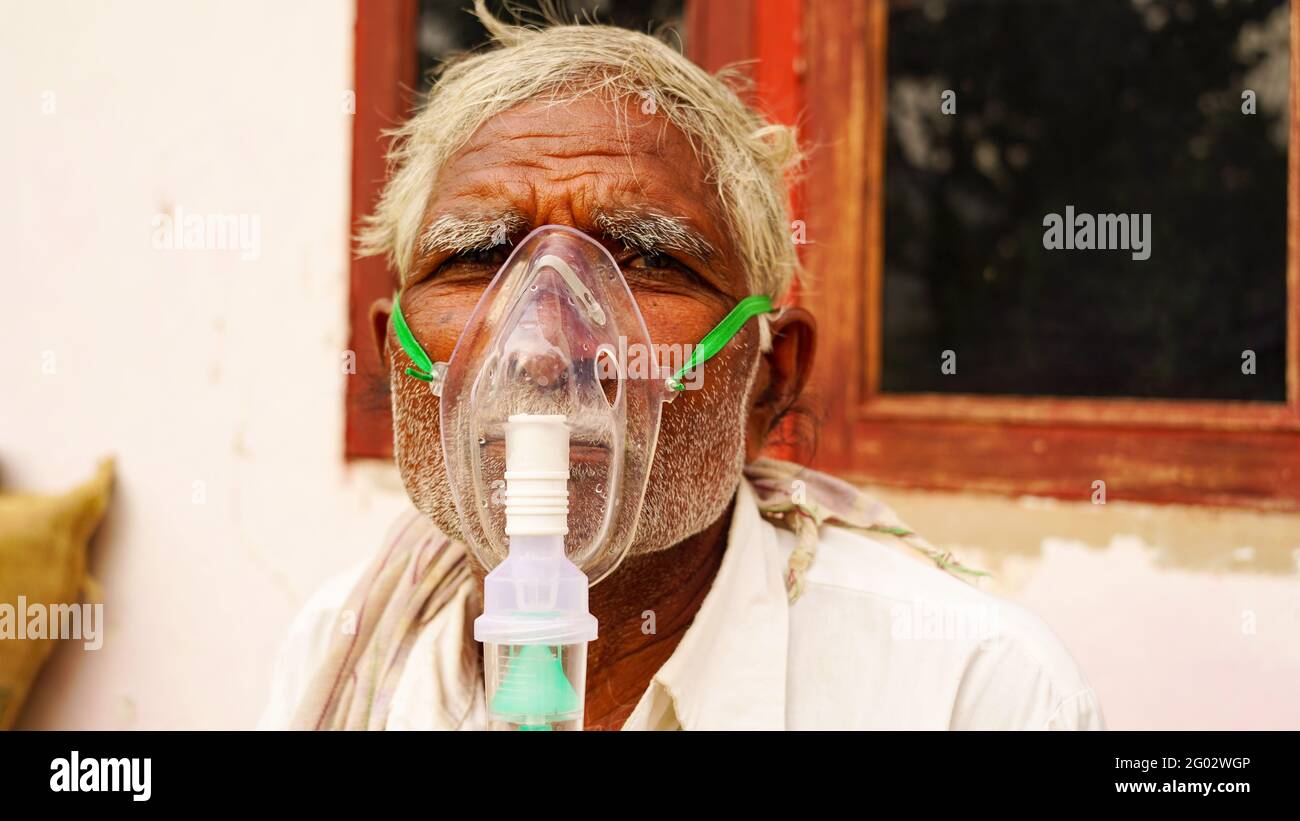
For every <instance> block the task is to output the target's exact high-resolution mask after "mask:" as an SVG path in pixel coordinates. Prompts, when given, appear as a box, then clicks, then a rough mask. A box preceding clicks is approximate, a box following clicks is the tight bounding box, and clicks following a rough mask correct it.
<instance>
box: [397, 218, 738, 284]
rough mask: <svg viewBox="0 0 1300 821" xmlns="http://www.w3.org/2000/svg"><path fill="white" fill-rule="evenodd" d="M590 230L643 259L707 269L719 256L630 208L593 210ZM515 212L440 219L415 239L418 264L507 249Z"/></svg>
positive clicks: (524, 223) (699, 239) (694, 235)
mask: <svg viewBox="0 0 1300 821" xmlns="http://www.w3.org/2000/svg"><path fill="white" fill-rule="evenodd" d="M593 222H594V225H593V227H594V228H595V229H596V230H597V231H599V232H600V233H601V234H602V235H603V236H604V237H605V238H606V239H609V240H612V241H614V242H619V243H622V244H623V245H624V246H625V247H627V248H629V249H631V250H634V251H637V252H639V253H642V254H657V253H666V252H670V251H674V252H677V253H680V254H684V255H686V256H688V257H692V258H694V259H697V260H699V261H700V262H704V263H707V262H709V261H711V260H712V259H713V258H715V257H716V256H717V254H718V251H717V249H716V248H714V247H713V244H712V243H710V242H709V241H708V240H707V239H705V238H704V237H703V236H702V235H701V234H700V233H699V231H697V230H695V229H694V228H693V227H692V226H691V224H690V222H689V221H687V220H685V219H682V218H680V217H672V216H668V215H666V214H661V213H657V212H654V211H648V210H639V209H632V208H618V209H604V210H598V211H597V212H596V215H595V218H594V221H593ZM528 224H529V222H528V219H527V218H526V217H525V216H524V215H523V214H522V213H520V212H518V211H502V212H495V213H493V212H489V213H483V214H441V215H439V216H438V217H436V218H435V219H434V220H433V221H432V222H430V223H429V225H428V226H427V227H426V228H425V229H424V231H423V232H421V234H420V239H419V241H418V243H417V244H416V250H415V254H416V260H417V264H416V268H417V269H418V267H419V263H418V260H421V259H424V258H426V257H430V256H433V255H435V254H439V253H449V254H459V253H465V252H467V251H486V250H488V249H489V248H495V247H497V246H499V245H509V244H510V241H511V239H513V238H515V237H517V236H518V235H519V234H520V233H521V232H522V231H523V229H524V228H526V227H528Z"/></svg>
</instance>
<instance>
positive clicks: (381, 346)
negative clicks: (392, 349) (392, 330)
mask: <svg viewBox="0 0 1300 821" xmlns="http://www.w3.org/2000/svg"><path fill="white" fill-rule="evenodd" d="M392 316H393V300H391V299H389V298H388V297H384V298H382V299H376V300H375V301H374V302H372V303H371V304H370V331H371V333H372V334H373V335H374V341H375V350H376V352H377V353H378V354H379V361H380V362H381V363H382V364H383V366H384V369H385V370H387V369H388V320H389V319H390V318H392Z"/></svg>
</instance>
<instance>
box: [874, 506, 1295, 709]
mask: <svg viewBox="0 0 1300 821" xmlns="http://www.w3.org/2000/svg"><path fill="white" fill-rule="evenodd" d="M873 491H874V492H875V493H876V494H877V495H878V496H879V497H880V498H881V499H883V500H884V501H886V502H887V503H888V504H890V505H891V506H892V507H893V508H894V509H895V510H897V511H898V513H899V515H900V516H902V517H903V519H904V520H905V521H907V522H908V523H909V524H911V525H912V527H914V528H917V529H918V530H920V531H922V532H924V533H925V535H926V537H927V538H928V539H929V540H930V541H931V542H933V543H934V544H936V545H938V546H941V547H943V548H945V549H948V550H951V551H952V552H953V553H954V554H955V555H956V556H957V557H958V558H959V559H960V560H961V561H963V562H964V563H965V564H967V565H970V566H972V567H976V568H979V569H981V570H986V571H989V572H991V573H992V574H993V577H992V578H991V579H987V580H984V581H983V582H982V583H981V586H983V587H984V588H985V589H987V590H989V591H990V592H993V593H996V594H998V595H1003V596H1007V597H1009V598H1011V599H1014V600H1016V601H1018V602H1020V603H1021V604H1024V605H1026V606H1027V607H1029V608H1030V609H1031V610H1033V611H1034V612H1036V613H1038V614H1039V615H1040V616H1042V617H1043V619H1044V620H1045V621H1047V623H1048V624H1049V625H1050V626H1051V627H1052V629H1053V630H1055V631H1056V633H1057V635H1059V636H1060V637H1061V638H1062V639H1063V640H1064V641H1065V644H1066V646H1067V647H1069V648H1070V652H1071V653H1072V654H1073V655H1074V657H1075V660H1076V661H1078V662H1079V664H1080V666H1082V668H1083V670H1084V673H1085V674H1086V675H1087V676H1088V678H1089V680H1090V681H1091V682H1092V685H1093V687H1094V688H1095V689H1096V691H1097V695H1098V697H1099V699H1100V700H1101V705H1102V710H1103V711H1104V712H1105V714H1106V719H1107V722H1108V725H1109V726H1110V727H1111V728H1113V729H1129V730H1146V729H1214V730H1228V729H1252V730H1264V729H1291V730H1295V729H1300V700H1298V699H1297V698H1296V696H1297V693H1300V515H1296V514H1281V513H1258V512H1253V511H1245V510H1222V509H1214V508H1203V507H1184V506H1179V505H1143V504H1133V503H1131V502H1125V501H1124V500H1122V499H1115V498H1114V497H1113V496H1112V497H1111V498H1109V499H1108V500H1107V503H1106V504H1104V505H1095V504H1092V503H1091V502H1090V501H1080V502H1063V501H1056V500H1051V499H1035V498H1023V499H1007V498H1000V497H991V496H979V495H974V494H958V495H954V494H944V493H925V492H919V491H902V490H897V489H889V488H873ZM1082 495H1083V496H1085V497H1087V496H1090V495H1091V486H1089V485H1085V491H1084V493H1083V494H1082Z"/></svg>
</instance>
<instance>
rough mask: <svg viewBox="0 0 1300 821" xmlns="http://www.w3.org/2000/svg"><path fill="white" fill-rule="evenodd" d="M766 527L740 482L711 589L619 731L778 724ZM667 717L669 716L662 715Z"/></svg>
mask: <svg viewBox="0 0 1300 821" xmlns="http://www.w3.org/2000/svg"><path fill="white" fill-rule="evenodd" d="M783 571H784V565H783V563H782V561H781V557H780V550H779V548H778V545H777V541H776V533H775V531H774V529H773V528H772V525H771V524H769V523H768V522H766V521H764V520H763V518H762V516H760V515H759V510H758V500H757V497H756V496H755V495H754V491H753V490H752V489H751V488H750V486H749V483H748V482H746V481H744V480H742V481H741V482H740V486H739V488H738V489H737V491H736V504H735V508H734V512H733V514H732V519H731V529H730V531H729V533H728V536H727V550H726V553H725V554H724V555H723V557H722V564H721V566H720V567H719V568H718V573H717V576H716V577H715V578H714V580H713V586H712V587H711V588H710V589H709V592H708V594H707V595H706V596H705V598H704V601H703V603H702V604H701V605H700V609H699V611H698V612H697V613H696V614H695V619H694V620H693V621H692V622H691V626H690V627H689V628H687V630H686V634H685V635H684V636H682V640H681V642H680V643H679V644H678V645H677V648H676V649H675V650H674V651H673V654H672V656H670V657H669V659H668V661H666V662H664V664H663V666H662V667H660V668H659V672H657V673H655V675H654V677H653V678H652V679H651V682H650V687H649V688H648V689H647V690H646V692H645V694H644V695H643V696H642V697H641V701H640V702H639V703H638V704H637V707H636V709H635V710H634V711H633V712H632V715H631V716H630V717H629V718H628V720H627V723H626V724H625V725H624V729H642V728H652V727H659V726H672V724H673V723H674V719H675V723H676V724H677V725H679V726H680V727H681V728H682V729H684V730H741V729H747V730H756V729H769V730H770V729H783V728H784V727H785V686H786V664H787V639H788V629H789V604H788V600H787V598H786V590H785V583H784V577H783ZM669 712H671V715H669Z"/></svg>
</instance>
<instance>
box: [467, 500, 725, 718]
mask: <svg viewBox="0 0 1300 821" xmlns="http://www.w3.org/2000/svg"><path fill="white" fill-rule="evenodd" d="M734 507H735V501H734V499H733V501H732V503H731V504H730V505H728V506H727V509H726V510H725V511H723V513H722V515H721V516H720V517H718V520H717V521H716V522H714V523H713V524H712V525H710V526H709V527H707V528H705V529H704V530H702V531H700V532H699V533H697V534H695V535H694V536H691V537H689V538H687V539H684V540H683V541H681V542H678V543H677V544H676V545H674V546H672V547H670V548H668V549H667V550H660V551H658V552H655V553H646V554H643V555H638V556H628V557H627V558H626V559H624V560H623V563H622V564H620V565H619V566H618V569H617V570H615V571H614V572H613V573H612V574H610V575H609V577H607V578H606V579H605V580H604V581H602V582H601V583H600V584H598V585H596V586H595V587H593V588H591V593H590V602H589V606H590V609H591V612H592V615H594V616H595V617H596V620H597V622H599V624H600V638H599V639H597V640H596V641H594V642H592V643H591V644H590V645H589V646H588V648H587V701H586V710H585V719H584V726H585V727H586V729H588V730H617V729H619V728H621V727H622V726H623V722H624V721H626V720H627V717H628V716H629V715H631V713H632V710H633V709H634V708H635V707H636V704H637V702H638V701H639V700H640V698H641V694H642V693H644V692H645V689H646V687H648V686H649V684H650V679H651V678H652V677H653V676H654V674H655V673H656V672H658V671H659V668H660V667H661V666H663V664H664V662H665V661H667V660H668V657H669V656H671V655H672V654H673V650H675V649H676V648H677V645H678V643H679V642H680V641H681V640H682V636H683V635H685V633H686V628H688V627H690V625H691V622H692V621H693V620H694V619H695V614H696V613H697V612H698V611H699V609H700V604H701V603H703V601H704V597H705V596H706V595H708V592H709V589H710V588H711V587H712V586H713V579H714V577H715V576H716V575H717V573H718V567H719V566H721V564H722V554H723V553H724V552H725V551H726V548H727V533H728V531H729V530H730V525H731V516H732V511H733V510H734ZM475 575H476V576H477V579H476V581H477V582H478V586H479V593H480V600H481V595H482V588H483V578H482V576H479V575H478V574H477V572H476V574H475Z"/></svg>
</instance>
